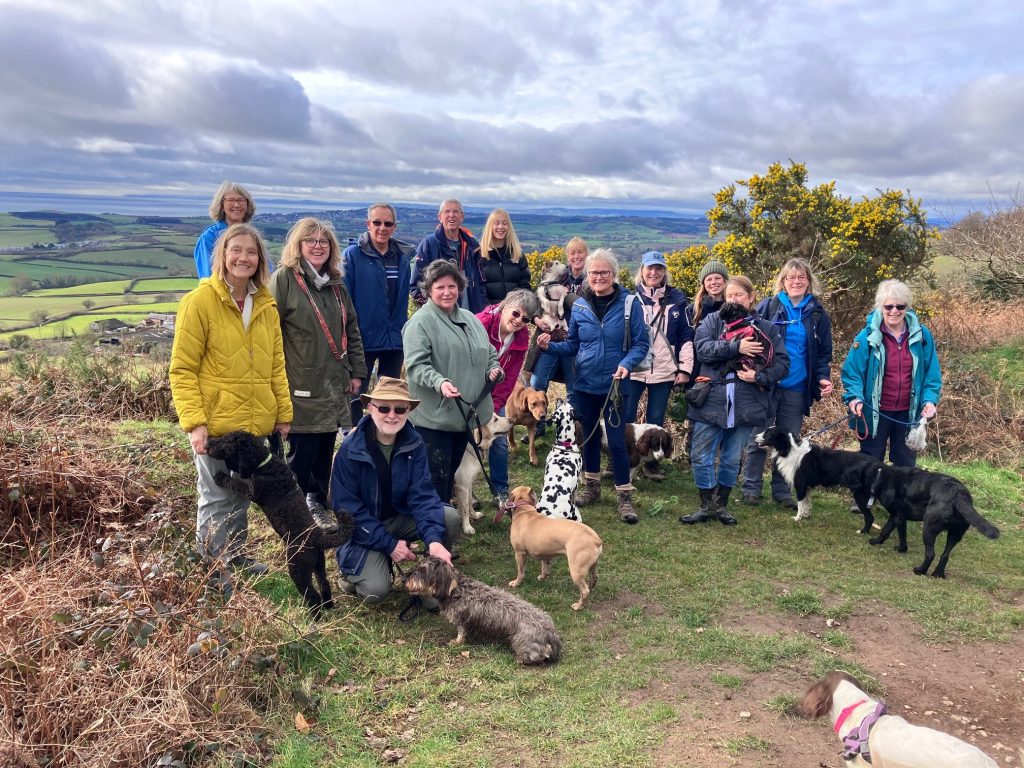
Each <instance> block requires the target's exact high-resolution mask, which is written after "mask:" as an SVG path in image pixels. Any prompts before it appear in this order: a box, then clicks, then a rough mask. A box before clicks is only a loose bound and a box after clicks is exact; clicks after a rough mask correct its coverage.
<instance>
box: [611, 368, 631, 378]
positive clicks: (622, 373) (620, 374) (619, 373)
mask: <svg viewBox="0 0 1024 768" xmlns="http://www.w3.org/2000/svg"><path fill="white" fill-rule="evenodd" d="M612 378H613V379H628V378H629V371H627V370H626V369H625V367H623V366H621V365H620V366H619V367H618V368H616V369H615V373H613V374H612Z"/></svg>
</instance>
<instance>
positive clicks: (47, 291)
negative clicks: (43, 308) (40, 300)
mask: <svg viewBox="0 0 1024 768" xmlns="http://www.w3.org/2000/svg"><path fill="white" fill-rule="evenodd" d="M131 284H132V281H131V280H111V281H109V282H106V283H89V284H87V285H71V286H68V287H67V288H43V289H40V290H38V291H31V292H30V293H28V294H26V296H32V297H42V296H78V297H79V298H80V299H83V298H85V297H87V296H93V297H95V296H109V295H115V294H116V295H118V296H120V295H121V294H122V293H124V292H125V291H126V290H128V286H129V285H131Z"/></svg>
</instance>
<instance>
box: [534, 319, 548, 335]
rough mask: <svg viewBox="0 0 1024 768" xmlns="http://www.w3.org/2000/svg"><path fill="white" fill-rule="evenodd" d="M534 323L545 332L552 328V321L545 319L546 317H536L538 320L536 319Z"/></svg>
mask: <svg viewBox="0 0 1024 768" xmlns="http://www.w3.org/2000/svg"><path fill="white" fill-rule="evenodd" d="M534 325H536V326H537V327H538V328H540V329H541V330H542V331H544V332H545V333H546V332H547V331H550V330H551V323H549V322H548V321H547V320H545V319H544V318H543V317H538V318H537V319H536V321H534Z"/></svg>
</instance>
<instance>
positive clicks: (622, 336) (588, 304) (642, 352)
mask: <svg viewBox="0 0 1024 768" xmlns="http://www.w3.org/2000/svg"><path fill="white" fill-rule="evenodd" d="M585 269H586V273H587V287H586V288H585V289H584V290H583V291H582V292H581V293H580V295H579V298H578V299H577V300H576V303H575V304H573V310H572V317H571V318H570V320H569V337H568V339H566V340H565V341H560V342H553V341H551V335H550V334H547V333H545V334H541V335H540V336H538V337H537V346H538V347H539V348H540V349H544V350H548V351H550V352H552V353H554V354H555V355H557V356H558V357H575V358H576V401H575V403H573V407H574V408H575V409H576V411H577V414H576V415H577V416H578V417H579V419H580V421H581V422H583V435H582V436H581V437H580V439H581V440H582V439H584V438H586V439H587V442H586V444H585V445H584V446H583V473H584V486H583V488H582V489H581V490H579V491H578V492H577V494H576V504H577V506H580V507H585V506H587V505H588V504H593V503H594V502H595V501H597V500H598V499H599V498H600V496H601V439H600V435H599V434H595V433H596V428H597V423H598V421H599V420H600V419H602V418H603V419H604V428H605V433H606V434H607V436H608V449H609V451H610V452H611V455H612V471H613V474H614V476H615V492H616V500H617V502H618V513H619V519H620V520H621V521H622V522H624V523H630V524H633V523H636V522H637V521H638V518H637V515H636V510H635V509H634V508H633V484H632V482H630V479H629V475H630V466H629V453H628V452H627V450H626V419H625V413H624V409H623V408H622V407H621V406H620V405H619V403H617V402H615V398H613V397H611V396H610V392H611V389H612V387H613V386H614V385H615V384H621V382H622V381H623V380H625V379H628V378H629V374H630V371H632V370H633V369H634V368H635V367H636V366H637V365H639V364H640V363H641V362H643V360H644V358H645V357H646V356H647V350H648V349H650V341H649V338H648V334H647V324H646V323H645V322H644V313H643V309H642V308H641V307H640V306H637V307H636V308H635V309H636V311H634V312H632V313H631V314H630V316H629V329H628V334H627V328H626V297H627V295H629V292H628V291H626V290H624V289H623V288H622V286H620V285H619V284H618V283H617V282H616V281H615V276H616V275H617V274H618V272H619V264H618V261H617V260H616V258H615V254H614V253H612V251H610V250H608V249H607V248H598V249H597V250H596V251H594V252H593V253H592V254H590V256H589V257H588V258H587V261H586V266H585ZM627 335H628V341H627Z"/></svg>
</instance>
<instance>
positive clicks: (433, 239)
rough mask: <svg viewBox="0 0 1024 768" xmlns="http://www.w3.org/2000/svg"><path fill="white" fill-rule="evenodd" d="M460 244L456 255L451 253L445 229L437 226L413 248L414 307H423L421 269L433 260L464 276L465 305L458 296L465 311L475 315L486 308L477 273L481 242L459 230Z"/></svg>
mask: <svg viewBox="0 0 1024 768" xmlns="http://www.w3.org/2000/svg"><path fill="white" fill-rule="evenodd" d="M459 245H460V248H459V251H458V253H456V252H455V251H453V250H452V247H451V246H450V245H449V244H448V236H447V235H446V234H445V232H444V227H443V226H442V225H440V224H438V225H437V229H435V230H434V234H432V235H427V236H426V237H424V238H423V239H422V240H420V244H419V245H417V246H416V261H415V263H414V265H413V270H412V285H411V286H410V289H409V292H410V293H411V294H412V298H413V300H414V301H415V302H416V303H417V304H423V303H424V302H426V300H427V297H426V296H424V295H423V294H422V293H421V292H420V289H419V282H420V276H421V275H422V274H423V270H424V269H426V268H427V265H428V264H429V263H430V262H432V261H434V260H435V259H447V260H448V261H450V262H452V263H453V264H455V265H456V266H458V268H459V269H461V270H462V274H463V275H465V276H466V292H465V301H466V304H465V305H464V304H463V301H462V297H460V300H459V306H460V307H462V308H463V309H468V310H469V311H470V312H472V313H473V314H474V315H475V314H477V313H478V312H483V311H484V308H485V307H486V306H487V289H486V287H485V286H484V279H483V275H482V274H481V272H480V243H478V242H477V241H476V238H475V237H473V235H472V234H470V232H469V230H468V229H464V228H462V227H459Z"/></svg>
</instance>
